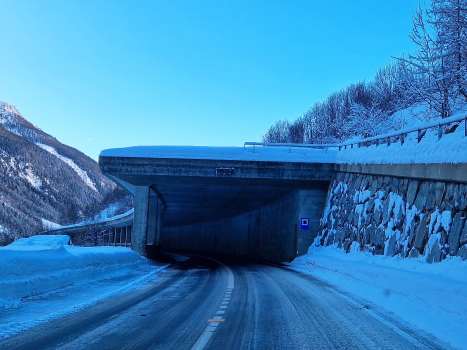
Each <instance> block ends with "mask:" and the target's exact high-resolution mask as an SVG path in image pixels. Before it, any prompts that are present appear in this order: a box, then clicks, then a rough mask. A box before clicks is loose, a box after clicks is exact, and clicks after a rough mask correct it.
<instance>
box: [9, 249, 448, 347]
mask: <svg viewBox="0 0 467 350" xmlns="http://www.w3.org/2000/svg"><path fill="white" fill-rule="evenodd" d="M220 260H221V261H218V260H214V259H210V258H204V257H198V256H192V257H191V258H190V259H188V260H186V261H184V262H178V263H177V264H175V265H174V266H173V267H172V268H170V269H168V271H167V272H165V273H163V274H161V275H160V277H159V278H158V279H156V280H154V281H152V282H151V283H149V284H147V285H146V286H145V287H144V288H142V289H140V290H137V291H133V292H131V293H128V294H125V295H121V296H119V297H115V298H112V299H109V300H106V301H104V302H101V303H99V304H97V305H95V306H93V307H89V308H87V309H85V310H82V311H80V312H77V313H74V314H71V315H68V316H65V317H63V318H61V319H58V320H54V321H52V322H49V323H46V324H43V325H40V326H37V327H35V328H32V329H31V330H29V331H26V332H23V333H20V334H17V335H14V336H12V337H10V338H7V339H4V340H2V341H0V349H99V350H100V349H177V350H178V349H188V350H189V349H200V350H201V349H216V350H217V349H268V350H271V349H281V350H282V349H447V348H448V347H447V345H446V344H442V343H440V342H439V341H437V339H435V338H434V337H432V336H430V335H428V334H425V333H424V332H422V331H420V330H415V329H412V328H411V327H409V326H408V325H406V324H404V323H402V322H400V321H398V320H395V319H394V318H393V317H391V316H390V315H389V314H388V313H386V312H385V311H384V310H382V309H378V308H377V307H376V306H373V305H368V304H364V303H363V302H362V301H360V300H358V299H355V297H352V296H349V295H345V293H343V292H341V291H339V290H337V289H336V288H335V287H333V286H331V285H329V284H327V283H324V282H322V281H321V280H318V279H315V278H313V277H310V276H306V275H303V274H300V273H297V272H294V271H291V270H288V269H286V268H283V267H277V266H271V265H264V264H258V263H252V262H245V261H242V260H229V259H225V258H223V259H220Z"/></svg>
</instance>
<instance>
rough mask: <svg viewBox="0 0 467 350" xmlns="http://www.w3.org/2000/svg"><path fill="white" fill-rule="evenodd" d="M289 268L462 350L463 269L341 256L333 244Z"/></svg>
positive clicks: (457, 262) (466, 319) (455, 262)
mask: <svg viewBox="0 0 467 350" xmlns="http://www.w3.org/2000/svg"><path fill="white" fill-rule="evenodd" d="M289 265H290V266H291V268H293V269H296V270H298V271H302V272H305V273H307V274H310V275H313V276H316V277H318V278H321V279H323V280H326V281H328V282H330V283H332V284H334V285H337V286H339V287H340V288H342V289H343V290H345V291H348V292H350V293H352V294H355V295H357V296H358V297H361V298H363V299H365V300H368V301H370V302H372V303H374V304H377V305H379V306H382V307H383V308H385V309H386V310H388V311H390V312H393V313H394V314H395V315H397V316H399V317H400V318H402V319H403V320H405V321H407V322H409V323H411V324H413V325H416V326H417V327H419V328H420V329H423V330H425V331H427V332H429V333H432V334H433V335H435V336H436V337H438V338H439V339H442V340H443V341H446V342H449V343H451V344H452V345H453V346H454V347H457V348H461V349H467V343H466V341H465V325H466V324H467V264H465V263H463V262H462V261H461V259H460V258H458V257H454V258H450V259H446V260H443V261H442V262H440V263H438V264H427V263H426V262H425V259H424V258H417V259H402V258H398V257H386V256H381V255H379V256H378V255H376V256H374V255H372V254H371V253H365V252H354V253H352V252H351V253H348V254H346V253H345V251H344V250H343V249H339V248H337V244H334V245H332V246H329V247H315V246H312V247H310V249H309V252H308V254H306V255H304V256H301V257H299V258H297V259H295V260H294V261H293V262H292V263H290V264H289Z"/></svg>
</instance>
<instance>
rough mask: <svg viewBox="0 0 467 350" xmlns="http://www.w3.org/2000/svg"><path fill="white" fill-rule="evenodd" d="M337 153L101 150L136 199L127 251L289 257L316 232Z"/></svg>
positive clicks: (106, 165)
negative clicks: (176, 251)
mask: <svg viewBox="0 0 467 350" xmlns="http://www.w3.org/2000/svg"><path fill="white" fill-rule="evenodd" d="M334 152H335V151H325V150H315V149H293V150H290V149H287V148H266V147H263V148H256V149H254V148H246V149H244V148H240V147H184V146H151V147H149V146H147V147H143V146H142V147H129V148H122V149H110V150H104V151H102V152H101V154H100V156H99V166H100V168H101V171H102V173H103V174H105V175H106V176H108V177H109V178H111V179H112V180H114V181H115V182H117V183H118V184H119V185H120V186H121V187H123V188H125V189H126V190H127V191H128V192H130V193H132V194H133V195H134V198H135V211H134V224H133V239H132V249H133V250H135V251H137V252H138V253H140V254H141V255H146V253H148V252H149V253H150V252H152V251H154V250H157V249H160V248H162V249H167V250H182V251H191V252H196V253H221V254H229V255H238V256H246V257H252V258H258V259H264V260H270V261H290V260H291V259H293V258H295V257H296V256H299V255H303V254H305V253H306V252H307V250H308V248H309V246H310V245H311V244H312V242H313V240H314V238H315V237H316V235H317V233H318V228H319V220H320V218H321V216H322V213H323V209H324V205H325V200H326V195H327V190H328V187H329V183H330V181H331V178H332V175H333V174H334V167H333V166H334V164H333V158H334Z"/></svg>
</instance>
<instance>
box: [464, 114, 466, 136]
mask: <svg viewBox="0 0 467 350" xmlns="http://www.w3.org/2000/svg"><path fill="white" fill-rule="evenodd" d="M464 137H467V117H465V118H464Z"/></svg>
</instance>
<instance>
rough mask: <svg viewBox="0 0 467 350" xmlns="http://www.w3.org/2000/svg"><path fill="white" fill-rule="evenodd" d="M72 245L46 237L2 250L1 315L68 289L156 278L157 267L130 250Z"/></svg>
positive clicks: (59, 238)
mask: <svg viewBox="0 0 467 350" xmlns="http://www.w3.org/2000/svg"><path fill="white" fill-rule="evenodd" d="M70 244H71V242H70V238H69V237H68V236H64V235H62V236H60V235H56V236H54V235H43V236H33V237H30V238H23V239H20V240H17V241H16V242H13V243H12V244H10V245H8V246H6V247H0V267H1V268H0V312H1V310H5V309H9V308H18V307H21V302H22V301H25V300H27V299H28V298H31V297H34V296H38V295H44V294H47V293H49V292H51V291H55V290H59V289H60V288H64V287H67V286H72V285H83V284H90V283H95V282H97V281H101V280H107V279H112V278H120V277H122V276H127V275H128V276H129V275H131V276H132V278H133V279H138V278H141V277H144V276H148V277H149V276H154V273H155V269H154V266H151V265H150V264H149V263H148V261H147V259H145V258H143V257H141V256H140V255H139V254H138V253H136V252H134V251H132V250H129V249H128V248H122V247H75V246H72V245H70ZM96 295H99V292H97V293H96Z"/></svg>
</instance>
